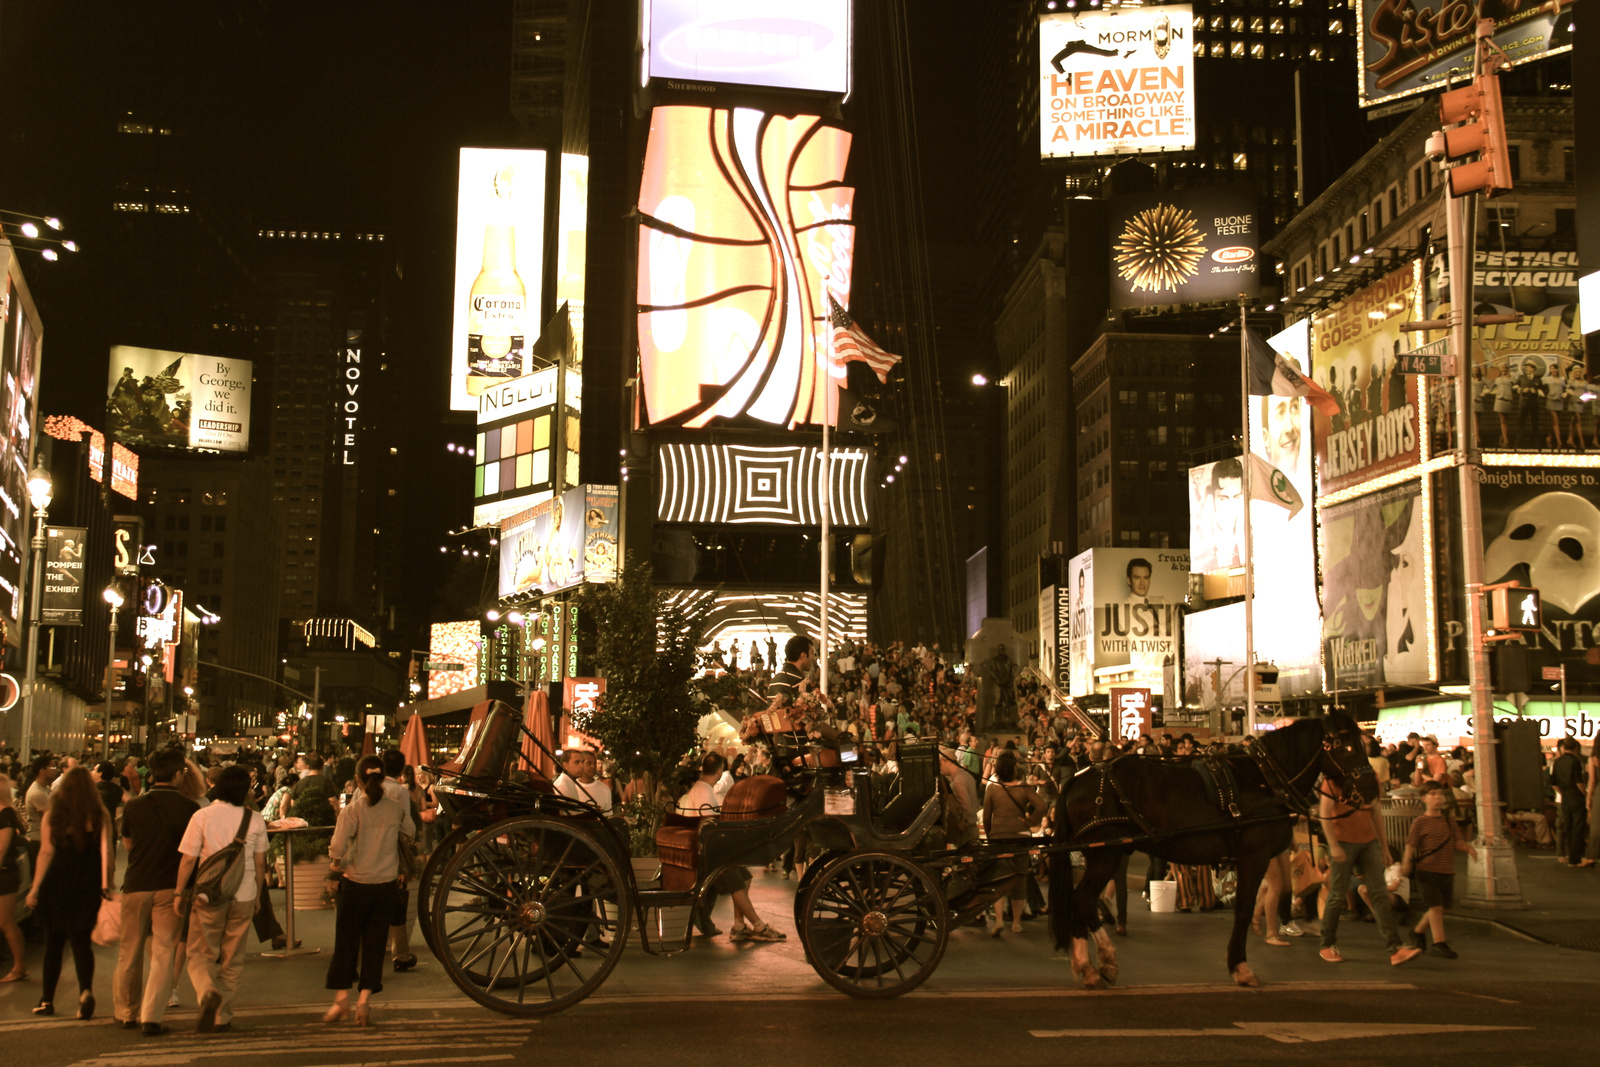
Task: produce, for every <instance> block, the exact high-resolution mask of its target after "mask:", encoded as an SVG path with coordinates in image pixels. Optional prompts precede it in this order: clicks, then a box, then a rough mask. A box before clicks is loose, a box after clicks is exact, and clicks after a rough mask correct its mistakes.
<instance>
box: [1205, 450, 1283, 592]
mask: <svg viewBox="0 0 1600 1067" xmlns="http://www.w3.org/2000/svg"><path fill="white" fill-rule="evenodd" d="M1256 510H1258V509H1253V510H1252V511H1251V518H1252V519H1253V518H1254V517H1255V511H1256ZM1302 510H1303V509H1302ZM1265 514H1266V513H1265V511H1262V515H1263V516H1265ZM1189 551H1190V553H1191V563H1192V565H1193V567H1194V569H1195V571H1196V572H1197V573H1200V574H1205V573H1209V572H1211V571H1230V570H1236V569H1238V568H1240V567H1243V566H1244V464H1243V463H1242V462H1241V461H1240V460H1239V459H1238V458H1236V457H1231V456H1230V457H1229V458H1227V459H1220V460H1217V461H1216V462H1215V463H1203V464H1201V465H1200V466H1198V467H1190V468H1189Z"/></svg>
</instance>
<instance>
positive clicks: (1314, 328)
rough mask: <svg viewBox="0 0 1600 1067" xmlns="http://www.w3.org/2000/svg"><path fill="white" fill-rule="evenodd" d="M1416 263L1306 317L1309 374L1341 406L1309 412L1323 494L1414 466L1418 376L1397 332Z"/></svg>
mask: <svg viewBox="0 0 1600 1067" xmlns="http://www.w3.org/2000/svg"><path fill="white" fill-rule="evenodd" d="M1416 297H1417V267H1416V265H1415V264H1407V265H1406V266H1403V267H1401V268H1400V269H1398V270H1396V271H1394V272H1392V273H1391V274H1389V275H1387V276H1386V277H1384V278H1381V279H1379V280H1378V281H1377V282H1374V283H1373V284H1372V285H1369V286H1367V287H1366V288H1365V289H1361V290H1359V291H1357V292H1356V293H1354V294H1353V295H1351V296H1349V297H1347V298H1345V299H1344V300H1341V301H1340V302H1339V303H1338V304H1336V305H1334V306H1333V307H1332V308H1331V309H1329V310H1328V311H1327V312H1325V313H1323V314H1320V315H1317V316H1316V317H1315V318H1313V319H1312V320H1311V360H1312V369H1313V377H1314V378H1315V379H1316V382H1317V384H1318V385H1321V386H1322V387H1323V388H1324V389H1326V390H1327V391H1328V392H1329V393H1330V394H1332V396H1333V398H1334V399H1335V400H1337V401H1338V402H1339V413H1338V414H1336V415H1334V416H1333V417H1332V418H1329V417H1328V416H1327V415H1324V414H1321V413H1320V412H1318V413H1317V414H1316V415H1315V416H1314V417H1313V423H1314V425H1315V428H1316V437H1317V469H1318V472H1319V474H1320V476H1321V478H1320V482H1321V484H1320V490H1321V492H1322V493H1323V494H1329V493H1335V492H1338V491H1339V490H1341V489H1345V488H1348V487H1349V486H1352V485H1359V484H1361V483H1362V482H1366V481H1369V480H1370V479H1373V478H1377V477H1379V476H1381V475H1384V474H1389V473H1390V472H1392V471H1397V470H1400V469H1402V468H1405V467H1409V466H1412V465H1414V464H1415V463H1416V462H1417V459H1418V456H1419V451H1418V448H1419V445H1420V443H1421V440H1420V437H1419V436H1418V432H1417V378H1416V375H1412V374H1402V373H1401V372H1400V368H1399V363H1398V361H1397V359H1396V357H1397V356H1398V355H1399V354H1400V353H1401V352H1405V351H1409V350H1410V341H1409V340H1407V339H1406V338H1405V335H1404V334H1403V333H1402V332H1401V330H1400V326H1401V324H1402V323H1405V322H1409V321H1411V320H1412V319H1413V318H1418V317H1420V316H1417V315H1414V314H1413V313H1414V311H1416V310H1417V309H1416V307H1415V304H1416V302H1417V301H1416Z"/></svg>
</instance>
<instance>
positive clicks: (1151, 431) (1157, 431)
mask: <svg viewBox="0 0 1600 1067" xmlns="http://www.w3.org/2000/svg"><path fill="white" fill-rule="evenodd" d="M1144 443H1145V444H1147V445H1164V444H1166V443H1167V428H1166V427H1165V426H1151V427H1150V428H1148V429H1147V430H1145V432H1144Z"/></svg>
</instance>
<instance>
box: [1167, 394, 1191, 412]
mask: <svg viewBox="0 0 1600 1067" xmlns="http://www.w3.org/2000/svg"><path fill="white" fill-rule="evenodd" d="M1172 410H1173V411H1193V410H1194V394H1193V393H1173V394H1172Z"/></svg>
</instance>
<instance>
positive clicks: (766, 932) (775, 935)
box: [750, 923, 789, 941]
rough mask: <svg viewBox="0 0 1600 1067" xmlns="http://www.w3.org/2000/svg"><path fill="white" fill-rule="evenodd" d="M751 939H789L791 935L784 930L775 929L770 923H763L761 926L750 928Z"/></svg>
mask: <svg viewBox="0 0 1600 1067" xmlns="http://www.w3.org/2000/svg"><path fill="white" fill-rule="evenodd" d="M750 940H752V941H787V940H789V935H788V934H786V933H784V932H783V931H782V930H774V929H773V928H772V925H771V924H770V923H762V924H761V925H760V926H755V927H752V928H751V930H750Z"/></svg>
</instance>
